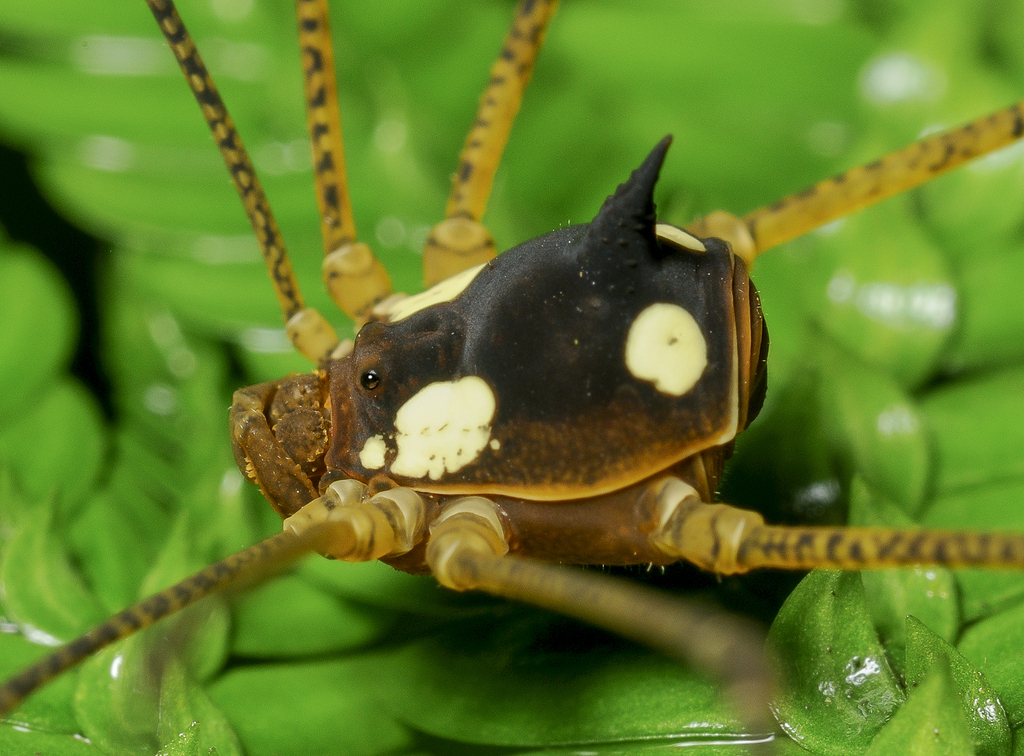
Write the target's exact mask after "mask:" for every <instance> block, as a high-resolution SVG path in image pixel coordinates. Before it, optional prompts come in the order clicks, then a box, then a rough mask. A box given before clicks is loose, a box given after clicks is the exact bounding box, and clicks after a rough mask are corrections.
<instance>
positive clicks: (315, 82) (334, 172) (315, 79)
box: [295, 0, 391, 325]
mask: <svg viewBox="0 0 1024 756" xmlns="http://www.w3.org/2000/svg"><path fill="white" fill-rule="evenodd" d="M295 10H296V15H297V16H298V22H299V46H300V48H301V50H302V72H303V81H304V82H305V93H306V123H307V124H308V126H309V139H310V144H311V145H312V149H313V174H314V179H315V182H316V201H317V207H318V208H319V210H320V234H321V236H322V237H323V242H324V265H323V273H324V282H325V283H326V284H327V289H328V291H329V292H330V293H331V297H332V298H333V299H334V302H335V303H336V304H337V305H338V307H340V308H341V309H342V310H343V311H344V312H345V314H347V315H348V316H349V317H350V318H352V320H354V321H355V322H356V323H357V325H358V324H361V323H363V322H365V321H366V320H367V319H368V318H369V315H370V311H371V310H372V309H373V306H374V305H375V304H377V303H378V302H380V301H381V300H382V299H384V298H386V297H387V296H388V295H389V294H390V293H391V279H390V278H389V277H388V273H387V271H386V270H385V269H384V266H383V265H381V263H380V261H379V260H378V259H377V258H376V257H375V256H374V254H373V252H372V251H371V250H370V247H369V246H368V245H366V244H363V243H362V242H358V241H357V240H356V238H357V237H356V226H355V221H354V220H353V218H352V202H351V198H350V197H349V192H348V179H347V178H346V174H345V150H344V146H343V142H342V132H341V112H340V109H339V107H338V87H337V83H336V81H335V75H334V45H333V43H332V41H331V28H330V23H329V20H328V11H327V0H296V3H295Z"/></svg>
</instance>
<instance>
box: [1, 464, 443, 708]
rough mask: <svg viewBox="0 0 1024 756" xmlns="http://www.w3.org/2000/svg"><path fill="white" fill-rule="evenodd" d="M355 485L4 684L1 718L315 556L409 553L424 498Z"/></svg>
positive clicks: (342, 486) (419, 531)
mask: <svg viewBox="0 0 1024 756" xmlns="http://www.w3.org/2000/svg"><path fill="white" fill-rule="evenodd" d="M366 496H367V489H366V486H364V485H362V484H361V483H357V482H356V481H341V482H337V483H333V484H332V485H331V486H329V487H328V489H327V490H326V491H325V492H324V495H323V496H320V497H318V498H316V499H314V500H313V501H311V502H309V504H307V505H306V506H305V507H304V508H303V509H302V510H301V511H300V512H298V513H296V514H295V515H293V516H292V517H290V518H288V519H287V520H285V523H284V530H283V531H282V532H281V533H278V534H277V535H274V536H272V537H270V538H268V539H266V540H265V541H261V542H260V543H257V544H256V545H255V546H250V547H248V548H247V549H243V550H242V551H239V552H238V553H236V554H232V555H231V556H229V557H226V558H225V559H222V560H221V561H219V562H217V563H216V564H213V565H211V566H209V567H206V568H205V569H203V570H201V571H199V572H197V573H195V574H194V575H191V576H190V577H187V578H185V579H184V580H182V581H180V582H178V583H176V584H175V585H172V586H171V587H169V588H166V589H164V590H163V591H160V592H159V593H157V594H154V595H153V596H150V597H149V598H146V599H144V600H142V601H140V602H139V603H137V604H135V605H133V606H130V607H128V608H127V609H125V610H124V611H122V612H120V613H119V614H116V615H114V616H113V617H111V618H110V619H108V620H106V621H104V622H103V623H101V624H99V625H97V626H96V627H95V628H93V629H92V630H90V631H89V632H87V633H85V634H84V635H82V636H80V637H78V638H76V639H75V640H73V641H71V642H70V643H67V644H65V645H63V646H61V647H60V648H58V649H57V650H55V651H54V652H53V653H51V654H49V655H48V656H46V657H44V658H43V659H41V660H40V661H38V662H36V663H35V664H32V665H30V666H29V667H27V668H26V669H24V670H23V671H22V672H20V673H19V674H17V675H15V676H14V677H11V678H9V679H8V680H7V681H6V682H5V683H4V684H3V685H2V686H0V716H3V715H4V714H6V713H7V712H9V711H11V710H12V709H13V708H15V707H16V706H17V705H18V704H19V703H21V701H23V700H24V699H25V698H26V697H27V696H29V695H31V694H32V693H33V692H34V691H36V690H38V689H39V688H40V687H42V686H43V685H45V684H46V683H47V682H48V681H49V680H52V679H53V678H54V677H56V676H57V675H59V674H61V673H62V672H65V671H66V670H68V669H70V668H71V667H73V666H75V665H76V664H78V663H79V662H82V661H84V660H85V659H87V658H88V657H89V656H91V655H92V654H94V653H96V652H97V651H99V650H101V649H103V648H106V647H107V646H109V645H110V644H111V643H114V642H115V641H118V640H121V639H123V638H127V637H128V636H129V635H133V634H134V633H136V632H138V631H139V630H144V629H145V628H147V627H149V626H150V625H152V624H154V623H156V622H158V621H159V620H161V619H163V618H165V617H169V616H170V615H172V614H175V613H177V612H179V611H181V610H182V609H185V608H186V607H188V606H191V605H192V604H194V603H196V602H197V601H199V600H200V599H203V598H205V597H206V596H209V595H211V594H213V593H216V592H219V591H223V590H224V589H226V588H228V587H230V586H232V585H235V584H238V583H241V582H245V583H249V582H250V581H253V580H259V579H262V578H264V577H267V576H269V575H270V574H271V573H272V572H274V571H276V570H278V569H280V568H281V567H283V566H285V565H287V564H289V563H290V562H292V561H294V560H295V559H297V558H299V557H302V556H305V555H306V554H308V553H310V552H311V551H317V552H320V553H322V554H329V555H331V556H333V557H335V558H337V559H345V560H347V561H352V562H366V561H371V560H373V559H378V558H379V557H382V556H389V555H391V556H394V555H399V554H404V553H405V552H407V551H408V550H409V549H411V548H412V547H413V546H414V545H416V543H418V542H419V541H420V540H422V538H423V535H424V533H425V530H426V528H425V526H424V521H425V514H424V513H425V507H424V504H423V500H422V499H421V498H420V496H419V495H418V494H417V493H415V492H414V491H411V490H409V489H407V488H397V489H393V490H391V491H387V492H385V493H382V494H378V495H377V496H373V497H370V498H367V497H366Z"/></svg>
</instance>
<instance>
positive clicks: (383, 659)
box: [365, 614, 742, 747]
mask: <svg viewBox="0 0 1024 756" xmlns="http://www.w3.org/2000/svg"><path fill="white" fill-rule="evenodd" d="M365 662H366V663H367V664H368V665H369V664H372V667H371V666H367V667H366V669H367V679H368V680H371V679H372V681H373V685H374V691H375V694H376V696H377V697H378V699H379V700H380V701H381V703H382V705H383V706H384V707H386V709H387V710H388V711H389V712H391V713H392V714H393V715H394V716H395V717H396V718H397V719H398V720H400V721H402V722H405V723H407V724H409V725H411V726H413V727H414V728H415V729H417V730H421V731H425V732H427V733H430V734H431V735H433V736H436V737H442V738H448V739H452V740H459V741H464V742H470V743H487V744H491V745H504V746H527V745H529V746H534V747H537V746H550V745H564V744H569V743H575V744H580V745H582V744H587V745H590V744H600V743H602V742H603V743H611V742H620V741H630V740H640V739H648V738H659V737H662V738H663V737H668V736H672V737H674V738H677V739H681V740H692V741H699V740H700V739H701V738H705V739H706V738H707V737H708V736H716V737H718V738H722V737H725V738H730V736H732V737H735V733H737V732H742V728H741V727H740V725H739V723H738V722H737V720H736V719H735V718H734V717H733V716H732V715H731V714H730V712H729V710H728V708H727V704H726V702H723V701H722V699H721V697H720V695H719V690H718V686H717V685H716V684H714V683H713V682H711V681H709V680H706V679H704V678H702V677H700V676H699V675H697V674H695V673H694V672H692V671H690V670H687V669H685V668H683V667H680V666H678V665H676V664H673V663H671V662H668V661H666V660H665V659H664V658H663V657H661V656H660V655H658V654H654V653H652V652H649V651H645V650H642V649H637V648H635V647H633V646H630V645H628V644H623V643H622V642H618V641H615V640H613V639H609V638H607V637H605V636H603V635H601V634H598V633H595V632H594V631H591V630H588V629H587V628H584V627H581V626H578V625H576V624H573V623H566V622H564V621H556V622H552V621H551V620H550V619H548V618H546V617H545V616H544V615H538V616H531V614H526V615H524V616H523V618H522V619H519V620H517V619H516V618H515V617H510V618H508V619H507V620H505V621H502V622H500V623H498V624H494V625H483V626H480V627H474V626H473V625H470V626H468V627H466V628H465V630H464V631H463V632H461V633H458V634H445V635H440V636H437V637H434V638H427V639H425V640H421V641H416V642H413V643H410V644H408V645H406V646H404V647H401V648H397V649H395V650H393V651H390V652H387V653H384V654H380V655H377V656H370V657H367V658H366V659H365ZM371 669H372V673H371V671H370V670H371ZM371 675H372V677H371ZM438 702H444V703H443V705H440V706H439V705H438Z"/></svg>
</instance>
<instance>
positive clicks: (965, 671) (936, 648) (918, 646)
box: [907, 617, 1013, 756]
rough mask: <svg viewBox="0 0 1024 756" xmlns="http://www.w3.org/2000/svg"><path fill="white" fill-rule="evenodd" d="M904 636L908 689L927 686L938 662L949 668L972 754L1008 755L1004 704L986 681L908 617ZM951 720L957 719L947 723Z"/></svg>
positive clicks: (1009, 737) (1010, 736) (1009, 738)
mask: <svg viewBox="0 0 1024 756" xmlns="http://www.w3.org/2000/svg"><path fill="white" fill-rule="evenodd" d="M907 636H908V643H907V687H908V688H909V689H911V690H913V689H914V688H917V687H919V686H921V685H922V683H924V684H927V682H926V678H927V676H928V675H929V674H930V673H929V670H930V669H932V668H934V667H935V666H936V664H937V663H941V664H942V665H943V666H945V667H947V668H948V669H949V672H950V675H951V677H950V680H949V682H950V683H951V684H952V686H953V690H954V692H955V693H956V694H957V695H958V696H959V698H960V707H961V713H962V714H963V719H964V721H965V722H966V723H967V725H968V728H969V730H970V738H971V743H972V744H973V747H974V752H975V753H977V754H979V756H990V755H991V756H996V755H997V754H1005V753H1009V752H1010V747H1011V745H1012V743H1013V733H1012V732H1011V730H1010V723H1009V721H1008V720H1007V718H1006V712H1005V711H1003V705H1002V704H1001V703H1000V702H999V698H998V696H997V694H996V692H995V690H994V689H993V688H992V687H991V686H990V685H989V684H988V681H987V680H986V679H985V678H984V677H983V676H982V675H981V673H980V672H978V670H977V669H975V668H974V666H973V665H972V664H971V663H970V662H969V661H967V659H965V658H964V657H963V656H962V655H961V654H960V653H959V652H957V650H956V649H955V648H953V647H952V646H951V645H949V643H947V642H946V641H945V640H943V639H942V638H940V637H939V636H938V635H936V634H935V633H933V632H932V631H931V630H930V629H929V628H928V627H926V626H925V625H924V624H923V623H922V622H921V621H920V620H919V619H917V618H916V617H907ZM911 700H913V693H912V694H911ZM953 719H956V718H955V717H953V718H951V720H950V721H952V720H953Z"/></svg>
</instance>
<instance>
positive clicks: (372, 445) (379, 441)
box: [359, 435, 387, 470]
mask: <svg viewBox="0 0 1024 756" xmlns="http://www.w3.org/2000/svg"><path fill="white" fill-rule="evenodd" d="M386 451H387V446H385V445H384V436H381V435H376V436H370V437H369V438H368V439H366V443H365V444H363V450H362V451H361V452H359V464H361V465H362V466H363V467H365V468H366V469H367V470H379V469H380V468H382V467H384V452H386Z"/></svg>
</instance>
